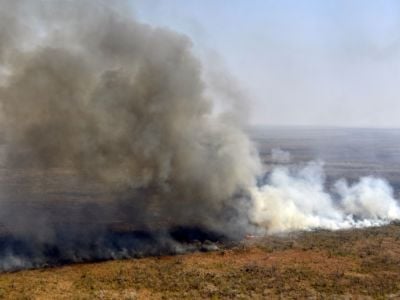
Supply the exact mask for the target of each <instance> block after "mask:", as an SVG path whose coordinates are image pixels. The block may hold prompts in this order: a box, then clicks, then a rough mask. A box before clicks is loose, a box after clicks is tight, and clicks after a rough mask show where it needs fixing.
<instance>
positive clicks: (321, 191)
mask: <svg viewBox="0 0 400 300" xmlns="http://www.w3.org/2000/svg"><path fill="white" fill-rule="evenodd" d="M324 186H325V174H324V172H323V165H322V163H317V162H311V163H309V164H308V165H307V166H305V167H303V168H300V169H293V168H288V167H278V168H276V169H274V170H273V171H272V172H271V174H270V175H269V178H268V181H267V183H266V184H265V185H262V186H260V187H254V188H253V189H252V192H251V193H252V198H253V201H254V208H253V211H252V213H251V218H252V220H253V221H254V222H255V223H257V224H260V225H261V226H262V227H263V228H264V229H265V230H266V231H267V232H268V233H276V232H285V231H293V230H309V229H316V228H323V229H330V230H337V229H346V228H351V227H367V226H377V225H383V224H385V223H387V222H390V221H392V220H396V219H399V218H400V207H399V205H398V202H397V201H396V200H395V199H394V196H393V190H392V188H391V187H390V185H389V184H388V183H387V182H386V181H385V180H383V179H379V178H373V177H364V178H361V179H360V180H359V182H356V183H354V184H348V183H347V182H346V181H345V180H339V181H337V182H336V183H335V184H334V186H333V191H332V193H329V192H328V191H327V190H326V188H325V187H324Z"/></svg>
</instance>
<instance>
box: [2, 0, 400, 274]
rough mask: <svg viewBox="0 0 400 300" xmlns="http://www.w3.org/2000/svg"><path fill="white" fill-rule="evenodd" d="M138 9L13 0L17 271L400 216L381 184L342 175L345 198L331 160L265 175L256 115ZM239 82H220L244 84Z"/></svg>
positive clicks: (5, 197)
mask: <svg viewBox="0 0 400 300" xmlns="http://www.w3.org/2000/svg"><path fill="white" fill-rule="evenodd" d="M124 11H125V9H124V2H122V1H121V2H119V1H118V2H115V1H113V2H112V4H110V2H107V1H100V0H90V1H44V0H43V1H35V2H33V1H24V0H20V1H7V0H0V22H2V24H1V26H0V71H1V72H0V101H1V125H2V132H3V136H4V144H3V147H2V149H3V150H4V157H3V160H2V163H3V166H2V169H1V171H2V173H3V174H2V176H1V201H0V223H1V225H2V230H1V236H0V244H1V245H0V246H1V247H0V268H1V269H2V270H9V269H16V268H24V267H35V266H41V265H46V264H58V263H63V262H73V261H87V260H96V259H110V258H123V257H134V256H141V255H157V254H168V253H179V252H182V251H187V250H194V249H207V247H208V246H210V245H209V244H208V243H206V240H211V241H214V242H216V241H221V240H226V239H240V238H241V237H243V235H244V234H245V233H248V232H258V233H268V232H277V231H290V230H299V229H312V228H316V227H324V228H329V229H338V228H343V227H350V226H368V225H371V224H372V225H374V224H382V223H384V222H387V221H390V220H393V219H398V218H399V216H400V209H399V208H398V204H397V202H396V200H395V199H394V198H393V195H392V192H391V190H390V187H389V186H388V185H387V184H386V183H385V182H384V181H381V180H378V179H377V181H376V180H375V179H371V180H361V182H360V184H359V185H355V186H348V185H346V184H345V183H344V182H342V183H340V184H338V185H337V187H338V188H337V190H338V195H339V196H338V198H339V199H338V200H337V201H334V198H333V197H331V196H330V195H329V193H328V192H326V191H325V190H324V180H323V179H324V176H323V173H322V171H321V170H320V168H318V167H317V168H314V167H312V168H311V167H306V168H305V169H304V170H302V171H292V170H289V169H281V168H278V169H276V170H275V171H274V172H272V173H271V174H270V175H269V176H266V177H265V180H261V181H260V180H258V183H259V185H257V179H259V178H262V177H263V168H262V167H261V164H260V161H259V157H258V154H257V151H256V150H255V147H254V146H253V144H252V143H251V141H250V140H249V138H248V137H247V135H246V134H245V133H244V132H243V131H242V130H241V128H240V126H239V123H241V122H237V121H238V119H241V118H240V117H241V116H240V112H241V111H239V114H238V113H237V112H235V113H232V114H230V116H229V117H227V114H226V113H222V114H221V115H218V114H216V113H214V112H213V106H212V104H213V101H212V99H210V98H209V95H212V94H213V93H208V92H207V89H208V86H207V85H206V82H205V81H204V80H203V78H202V77H203V70H202V65H201V64H200V62H199V61H198V60H197V59H196V58H195V57H194V55H193V54H192V50H191V47H192V46H191V42H190V40H189V38H187V37H185V36H182V35H180V34H177V33H175V32H172V31H170V30H168V29H163V28H154V27H151V26H148V25H145V24H142V23H140V22H137V21H136V20H134V19H132V17H131V16H125V12H124ZM228 78H229V77H228V76H227V77H226V78H224V80H223V81H222V82H221V84H219V83H216V82H214V84H213V85H214V86H216V87H217V88H218V89H221V88H223V89H226V88H230V87H231V86H232V87H234V84H230V83H229V82H227V81H226V80H228ZM217 79H218V78H215V80H217ZM225 79H226V80H225ZM223 94H224V95H226V96H229V95H231V96H232V95H233V96H232V97H234V98H235V97H237V96H238V95H237V94H238V93H237V91H235V90H233V91H225V92H224V93H223ZM234 102H235V105H234V106H235V107H241V105H238V103H237V102H238V99H234ZM235 116H239V118H238V117H235ZM239 121H240V120H239ZM376 201H381V202H382V201H383V202H384V203H386V204H385V205H384V206H382V207H383V208H382V207H380V208H379V209H377V207H376V205H374V203H376ZM202 242H203V243H202Z"/></svg>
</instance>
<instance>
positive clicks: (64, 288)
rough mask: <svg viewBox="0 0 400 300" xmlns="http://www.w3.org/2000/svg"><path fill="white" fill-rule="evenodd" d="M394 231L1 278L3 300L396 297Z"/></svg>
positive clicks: (256, 243)
mask: <svg viewBox="0 0 400 300" xmlns="http://www.w3.org/2000/svg"><path fill="white" fill-rule="evenodd" d="M399 266H400V224H395V223H393V224H390V225H387V226H384V227H377V228H368V229H356V230H346V231H336V232H331V231H324V230H323V231H314V232H302V233H292V234H288V235H285V236H270V237H265V238H252V239H248V240H246V241H244V242H241V243H239V244H236V245H235V246H233V247H229V248H221V249H219V250H217V251H213V252H196V253H192V254H185V255H178V256H159V257H148V258H141V259H130V260H120V261H109V262H103V263H90V264H76V265H70V266H64V267H59V268H49V269H40V270H30V271H21V272H16V273H5V274H2V275H1V276H0V292H1V296H2V297H3V298H9V299H71V298H72V299H93V298H98V299H149V298H152V299H176V298H180V299H204V298H211V299H265V298H279V297H281V298H285V299H291V298H293V299H298V298H314V299H320V298H321V299H322V298H324V299H325V298H329V297H331V298H335V299H341V298H346V297H348V298H349V297H350V296H351V297H353V298H357V297H358V298H363V299H365V298H366V297H367V296H368V297H371V298H378V299H379V298H380V299H388V298H391V297H392V298H393V299H395V298H398V297H400V269H399Z"/></svg>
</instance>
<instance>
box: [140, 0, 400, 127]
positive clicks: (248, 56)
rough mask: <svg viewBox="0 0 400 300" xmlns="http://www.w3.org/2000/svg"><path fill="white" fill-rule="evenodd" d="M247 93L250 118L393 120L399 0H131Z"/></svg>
mask: <svg viewBox="0 0 400 300" xmlns="http://www.w3.org/2000/svg"><path fill="white" fill-rule="evenodd" d="M132 3H133V6H134V9H135V14H136V16H137V18H138V19H139V20H141V21H144V22H148V23H151V24H153V25H159V26H165V27H169V28H171V29H174V30H176V31H179V32H182V33H185V34H186V35H188V36H190V38H191V39H192V40H193V43H194V48H195V51H196V53H197V55H198V56H199V57H201V59H202V60H203V61H204V63H205V64H206V65H209V66H212V65H213V63H215V58H216V57H219V60H220V63H221V64H224V65H225V66H226V68H227V69H228V70H229V71H230V72H231V73H232V74H233V75H234V76H235V77H236V78H237V79H238V82H239V83H240V85H241V86H242V88H243V89H244V90H245V91H246V92H247V94H248V95H249V99H251V100H250V101H249V106H250V107H251V111H252V113H251V122H252V123H256V124H268V125H324V126H331V125H333V126H362V127H400V1H395V0H393V1H390V0H374V1H373V0H371V1H368V0H319V1H317V0H314V1H311V0H303V1H302V0H229V1H228V0H225V1H224V0H132Z"/></svg>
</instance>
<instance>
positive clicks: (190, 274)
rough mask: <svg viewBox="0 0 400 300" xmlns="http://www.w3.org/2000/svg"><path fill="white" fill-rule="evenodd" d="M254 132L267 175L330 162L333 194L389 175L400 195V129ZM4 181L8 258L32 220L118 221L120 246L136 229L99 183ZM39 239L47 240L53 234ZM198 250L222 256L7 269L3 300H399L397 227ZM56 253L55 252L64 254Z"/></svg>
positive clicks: (0, 172)
mask: <svg viewBox="0 0 400 300" xmlns="http://www.w3.org/2000/svg"><path fill="white" fill-rule="evenodd" d="M251 136H252V138H253V139H254V140H255V141H256V143H257V146H258V148H259V151H260V153H261V158H262V160H263V163H264V164H265V167H266V170H270V169H272V168H273V167H274V166H276V165H281V164H288V165H290V164H296V165H297V164H299V165H301V164H303V163H306V162H307V161H310V160H315V159H317V160H318V159H319V160H323V161H324V162H325V170H326V174H327V182H326V187H327V189H328V190H329V186H330V184H331V183H332V182H333V181H335V180H337V179H339V178H341V177H344V178H346V179H348V180H349V181H352V180H357V178H358V177H360V176H368V175H374V176H381V177H384V178H386V179H387V180H388V181H389V182H390V184H391V185H392V187H393V188H394V193H395V197H396V198H397V199H399V194H400V131H399V130H367V129H357V130H355V129H307V128H303V129H293V128H274V129H265V128H257V129H254V130H252V131H251ZM277 148H279V149H281V150H282V151H288V152H290V160H285V159H283V160H282V158H279V157H278V158H277V157H274V155H273V149H277ZM281 154H282V153H281ZM283 156H284V155H283ZM0 157H1V147H0ZM283 158H285V157H283ZM280 159H281V161H280ZM0 161H1V159H0ZM0 184H1V186H2V191H1V207H2V209H1V210H0V217H1V218H0V219H1V222H0V243H1V244H0V245H1V246H2V247H1V248H0V254H1V255H0V257H1V259H2V261H3V262H7V263H8V262H11V263H12V265H17V266H18V265H19V262H18V261H13V259H14V260H18V257H13V256H12V255H10V248H8V245H10V243H11V244H12V245H16V246H15V247H16V248H15V249H17V248H18V249H19V250H20V248H21V247H20V246H18V245H24V244H20V241H14V240H13V239H12V238H11V237H9V236H8V233H7V232H8V231H10V229H12V230H11V231H12V232H18V228H19V226H20V225H21V224H22V225H24V222H25V220H26V219H30V220H34V222H33V223H32V224H33V226H32V227H33V228H35V229H37V228H43V229H47V228H48V227H49V225H48V224H53V225H52V226H55V225H57V226H58V227H57V228H62V229H63V228H67V229H68V230H69V229H70V228H73V229H74V230H72V229H71V230H72V231H71V232H74V233H80V232H81V229H82V228H86V227H90V226H89V225H91V224H92V223H93V224H94V225H96V226H94V227H96V228H98V227H99V224H103V223H104V228H108V227H109V226H110V224H116V225H112V228H113V231H112V232H114V231H117V232H119V231H121V236H120V237H119V236H118V237H119V238H120V240H121V242H126V241H125V238H124V237H125V235H123V234H122V233H124V232H125V231H126V230H128V231H129V230H131V229H130V227H128V228H125V227H123V228H122V229H121V228H119V227H118V226H120V225H119V224H120V223H121V224H122V225H124V224H127V223H128V224H129V221H130V219H131V218H132V216H131V211H132V210H133V209H136V208H135V207H134V208H131V207H129V206H128V205H127V204H125V203H124V202H121V205H119V206H120V207H122V209H121V210H118V211H112V213H110V214H108V212H109V211H110V209H103V207H98V205H97V203H98V201H99V199H101V200H102V205H103V206H104V207H106V208H107V205H108V204H107V198H108V196H107V193H105V192H104V191H102V190H101V187H99V186H96V185H90V184H88V185H86V186H82V185H80V183H79V182H78V179H77V178H76V176H74V175H73V174H70V173H68V172H67V171H66V170H52V173H51V176H49V175H48V174H47V173H43V172H39V173H38V172H36V171H35V170H26V169H20V170H17V171H16V169H12V170H10V169H7V168H6V167H5V166H4V167H2V166H1V164H0ZM21 191H24V192H23V193H22V192H21ZM129 203H130V202H129ZM112 205H113V203H111V204H110V206H111V207H112ZM10 216H11V217H10ZM13 216H18V218H15V217H13ZM32 216H42V218H37V217H35V218H32ZM71 216H72V217H71ZM154 219H155V220H156V221H157V218H156V216H155V217H154ZM43 220H46V222H44V221H43ZM75 220H85V223H80V222H78V221H75ZM119 222H120V223H119ZM155 223H156V222H155ZM22 225H21V228H26V226H22ZM124 226H125V225H124ZM114 227H116V228H114ZM133 229H135V228H133ZM24 230H25V229H24ZM41 232H44V233H46V234H49V236H50V237H52V235H51V232H50V233H47V231H46V230H43V231H41ZM61 232H62V233H63V232H64V231H61ZM66 232H67V233H68V232H69V231H66ZM40 237H41V238H43V239H44V240H45V241H47V235H43V236H40ZM6 238H7V239H6ZM53 238H54V237H53ZM59 238H60V239H61V240H63V239H64V237H63V235H61V237H59ZM142 238H143V237H142ZM7 241H8V242H7ZM79 241H80V240H79ZM129 241H130V240H129ZM149 241H150V242H151V239H149ZM25 243H26V241H25ZM28 244H29V243H28ZM147 245H148V244H146V247H147ZM150 245H152V247H153V244H152V243H150ZM207 245H208V246H207ZM17 246H18V247H17ZM216 246H218V248H217V249H216V250H215V248H216ZM13 247H14V246H13ZM71 247H73V246H71ZM89 248H90V247H89ZM15 249H14V251H15ZM18 249H17V250H18ZM90 249H91V250H93V249H92V248H90ZM112 249H113V248H112ZM146 249H147V252H146V253H152V254H154V253H157V251H149V249H148V248H146ZM192 249H198V250H203V251H206V250H211V249H214V250H215V251H210V252H201V251H196V252H194V253H188V254H184V255H175V256H152V257H144V258H137V259H126V260H117V261H106V262H96V263H85V264H83V263H82V264H70V265H64V266H61V267H54V268H42V269H35V270H23V271H19V272H13V273H2V274H1V275H0V299H2V298H3V299H209V298H211V299H369V298H371V299H400V223H393V224H390V225H387V226H383V227H380V228H367V229H353V230H346V231H336V232H330V231H314V232H297V233H291V234H286V235H282V236H269V237H248V239H245V240H244V241H242V242H236V243H234V244H230V245H229V246H227V245H222V244H218V243H217V244H213V243H210V244H207V241H205V242H204V243H203V245H200V246H199V247H197V246H195V247H192ZM28 250H29V249H28ZM28 250H26V251H27V253H30V252H29V251H28ZM54 251H55V250H52V251H50V252H49V253H50V254H49V255H50V256H51V257H53V256H54V257H58V256H57V251H55V252H54ZM60 251H61V252H62V251H66V250H65V249H61V250H60ZM53 252H54V253H53ZM109 255H112V253H111V254H109ZM105 257H108V256H105ZM98 259H104V257H103V256H99V258H98ZM21 265H23V264H21ZM2 268H3V269H4V270H7V269H9V268H7V267H6V266H2Z"/></svg>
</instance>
